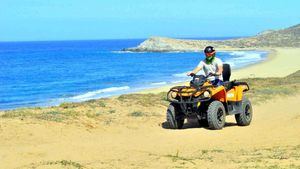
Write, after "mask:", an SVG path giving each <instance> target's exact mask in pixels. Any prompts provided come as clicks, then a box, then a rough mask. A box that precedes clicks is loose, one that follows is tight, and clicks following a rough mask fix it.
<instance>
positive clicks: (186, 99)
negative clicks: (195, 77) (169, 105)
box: [167, 85, 214, 104]
mask: <svg viewBox="0 0 300 169" xmlns="http://www.w3.org/2000/svg"><path fill="white" fill-rule="evenodd" d="M211 87H214V86H213V85H209V86H202V87H198V88H195V87H191V86H175V87H172V88H171V89H170V91H169V92H168V94H167V100H168V101H170V102H173V103H185V104H194V103H198V102H202V101H208V100H209V99H210V97H204V96H202V95H201V94H202V93H203V92H205V91H207V92H209V94H210V95H211V92H210V90H208V89H209V88H211ZM173 93H174V94H176V96H173V95H172V94H173Z"/></svg>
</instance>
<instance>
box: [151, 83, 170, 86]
mask: <svg viewBox="0 0 300 169" xmlns="http://www.w3.org/2000/svg"><path fill="white" fill-rule="evenodd" d="M165 84H167V82H156V83H151V85H153V86H157V85H165Z"/></svg>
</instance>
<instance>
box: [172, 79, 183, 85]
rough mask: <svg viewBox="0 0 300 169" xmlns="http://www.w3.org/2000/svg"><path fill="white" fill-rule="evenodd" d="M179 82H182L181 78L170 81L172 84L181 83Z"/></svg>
mask: <svg viewBox="0 0 300 169" xmlns="http://www.w3.org/2000/svg"><path fill="white" fill-rule="evenodd" d="M181 82H184V81H182V80H176V81H172V82H171V83H172V84H174V83H181Z"/></svg>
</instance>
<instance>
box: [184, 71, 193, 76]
mask: <svg viewBox="0 0 300 169" xmlns="http://www.w3.org/2000/svg"><path fill="white" fill-rule="evenodd" d="M186 75H187V76H193V75H195V73H194V72H192V71H191V72H187V73H186Z"/></svg>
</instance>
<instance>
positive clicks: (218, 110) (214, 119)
mask: <svg viewBox="0 0 300 169" xmlns="http://www.w3.org/2000/svg"><path fill="white" fill-rule="evenodd" d="M225 116H226V112H225V108H224V105H223V104H222V103H221V102H220V101H217V100H216V101H213V102H211V103H210V104H209V106H208V109H207V121H208V127H209V128H210V129H212V130H220V129H222V128H223V127H224V125H225Z"/></svg>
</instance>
